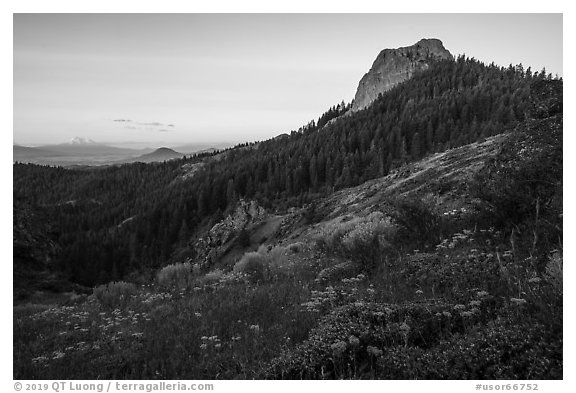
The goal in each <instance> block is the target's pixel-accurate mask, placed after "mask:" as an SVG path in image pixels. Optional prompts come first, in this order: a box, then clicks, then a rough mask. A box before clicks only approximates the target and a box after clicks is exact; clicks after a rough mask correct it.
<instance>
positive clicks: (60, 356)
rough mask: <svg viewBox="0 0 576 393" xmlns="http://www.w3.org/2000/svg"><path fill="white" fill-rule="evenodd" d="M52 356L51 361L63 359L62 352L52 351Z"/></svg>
mask: <svg viewBox="0 0 576 393" xmlns="http://www.w3.org/2000/svg"><path fill="white" fill-rule="evenodd" d="M53 355H54V356H52V359H60V358H63V357H64V355H65V354H64V352H62V351H54V354H53Z"/></svg>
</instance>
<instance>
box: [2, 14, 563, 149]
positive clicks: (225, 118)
mask: <svg viewBox="0 0 576 393" xmlns="http://www.w3.org/2000/svg"><path fill="white" fill-rule="evenodd" d="M562 22H563V21H562V14H14V18H13V26H14V35H13V86H14V90H13V105H14V110H13V142H14V143H15V144H21V145H26V146H38V145H44V144H56V143H64V142H67V141H69V140H71V139H72V138H74V137H83V138H90V139H92V140H94V141H96V142H100V143H107V144H112V145H117V146H127V147H159V146H171V147H175V146H178V145H183V144H196V143H221V142H229V143H237V142H244V141H255V140H263V139H268V138H271V137H273V136H276V135H279V134H282V133H286V132H290V131H291V130H296V129H298V128H299V127H300V126H302V125H304V124H306V123H308V122H309V121H310V120H312V119H317V118H318V117H319V116H320V115H321V114H322V113H323V112H325V111H326V110H327V109H328V108H329V107H330V106H332V105H334V104H337V103H339V102H341V101H342V100H344V101H346V102H349V101H351V100H352V98H353V97H354V93H355V91H356V88H357V86H358V82H359V80H360V78H361V77H362V76H363V75H364V73H366V72H367V71H368V70H369V68H370V66H371V65H372V62H373V61H374V59H375V58H376V56H377V55H378V53H379V52H380V51H381V50H382V49H384V48H397V47H401V46H408V45H412V44H414V43H416V42H417V41H418V40H420V39H421V38H438V39H440V40H442V41H443V43H444V46H445V47H446V48H447V49H448V50H449V51H450V52H452V54H454V55H458V54H462V53H464V54H466V55H467V56H470V57H475V58H477V59H479V60H482V61H484V62H487V63H490V62H492V61H493V62H495V63H496V64H499V65H503V66H507V65H509V64H511V63H512V64H518V63H522V64H523V65H524V66H525V68H527V67H532V69H533V70H540V69H542V68H543V67H545V68H546V70H547V71H548V72H551V73H553V74H558V75H560V76H563V69H562V62H563V59H562V27H563V26H562Z"/></svg>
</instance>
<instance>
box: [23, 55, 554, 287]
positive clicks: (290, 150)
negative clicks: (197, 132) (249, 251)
mask: <svg viewBox="0 0 576 393" xmlns="http://www.w3.org/2000/svg"><path fill="white" fill-rule="evenodd" d="M551 78H552V77H551V75H547V74H546V72H545V71H544V70H543V71H541V72H536V73H533V72H532V71H531V70H530V69H527V70H524V69H523V67H522V66H515V67H514V66H509V67H508V68H502V67H498V66H496V65H494V64H490V65H486V64H483V63H482V62H479V61H477V60H475V59H470V58H466V57H464V56H460V57H458V58H457V59H456V60H454V61H452V60H446V61H437V62H434V63H433V64H432V65H431V67H430V68H429V69H427V70H425V71H421V72H419V73H417V74H416V75H415V76H414V77H413V78H411V79H410V80H408V81H406V82H405V83H402V84H400V85H398V86H396V87H395V88H394V89H392V90H390V91H389V92H387V93H385V94H383V95H381V96H380V97H379V98H378V99H377V100H376V101H375V102H374V104H373V105H371V106H370V107H368V108H366V109H364V110H362V111H359V112H354V113H352V112H350V105H346V104H344V103H342V104H339V105H336V106H334V107H332V108H330V109H329V110H328V111H327V112H326V113H325V114H323V115H322V116H321V117H320V118H319V119H318V120H317V121H312V122H310V123H309V124H307V125H306V126H304V127H302V128H301V129H299V130H298V131H293V132H292V133H291V134H290V135H282V136H279V137H277V138H273V139H270V140H267V141H263V142H259V143H248V144H243V145H239V146H236V147H235V148H232V149H228V150H225V151H220V152H214V153H206V154H202V155H196V156H191V157H187V158H184V159H181V160H173V161H168V162H164V163H159V164H127V165H122V166H111V167H101V168H76V169H74V168H60V167H46V166H38V165H33V164H18V163H16V164H15V165H14V183H13V193H14V204H15V205H14V209H15V211H16V210H18V209H19V208H20V206H21V205H22V206H24V205H25V206H27V208H28V206H31V209H32V210H35V211H38V212H41V213H42V214H45V215H46V216H47V217H49V221H50V223H51V228H52V231H53V232H54V233H53V235H52V236H53V237H54V240H55V242H56V243H57V244H58V245H59V247H60V251H59V253H58V255H57V257H56V262H57V265H58V267H59V270H61V271H62V272H64V273H65V274H66V275H67V277H68V278H69V279H70V280H71V281H74V282H78V283H80V284H83V285H87V286H93V285H95V284H99V283H104V282H108V281H110V280H117V279H119V278H121V277H124V276H125V275H126V274H128V273H131V272H134V271H138V270H142V269H147V268H156V267H158V266H162V265H165V264H166V263H167V262H168V261H170V260H171V259H172V260H173V259H174V256H175V255H177V252H178V251H179V250H181V249H183V248H185V247H186V246H187V242H188V241H189V239H190V238H191V236H192V235H193V234H194V233H196V232H197V231H198V230H199V229H201V228H203V227H206V226H207V225H210V224H211V223H214V222H215V221H216V220H218V219H219V218H221V217H222V216H223V214H225V213H226V212H227V211H228V210H229V209H231V208H232V207H233V206H234V205H235V203H236V202H237V200H238V199H240V198H246V199H256V200H258V201H259V202H260V203H261V204H262V205H264V206H266V207H268V208H271V209H277V210H284V209H286V208H288V207H290V206H302V205H304V204H307V203H310V202H312V201H313V200H314V199H315V197H317V196H321V195H326V194H328V193H330V192H333V191H334V190H337V189H341V188H346V187H350V186H354V185H358V184H360V183H362V182H364V181H366V180H369V179H373V178H377V177H381V176H385V175H387V174H388V173H389V172H390V171H393V170H394V169H395V168H398V167H400V166H402V165H403V164H405V163H407V162H410V161H414V160H418V159H421V158H422V157H424V156H426V155H428V154H431V153H435V152H441V151H444V150H446V149H450V148H454V147H458V146H462V145H465V144H468V143H470V142H474V141H478V140H482V139H483V138H486V137H489V136H492V135H494V134H496V133H499V132H505V131H506V130H510V129H513V128H514V126H515V124H517V123H518V122H519V121H522V120H524V119H525V117H526V114H527V111H528V110H529V109H530V108H529V105H530V100H529V98H530V91H531V90H530V88H531V85H532V84H533V83H534V82H535V81H538V80H542V79H551ZM334 119H337V120H334ZM191 167H195V168H196V169H197V171H196V172H195V173H194V175H193V176H185V175H186V172H187V171H188V170H189V169H190V168H191Z"/></svg>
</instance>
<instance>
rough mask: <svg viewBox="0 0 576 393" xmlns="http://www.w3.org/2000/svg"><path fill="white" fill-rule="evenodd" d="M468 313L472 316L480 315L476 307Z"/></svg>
mask: <svg viewBox="0 0 576 393" xmlns="http://www.w3.org/2000/svg"><path fill="white" fill-rule="evenodd" d="M470 312H471V313H472V314H478V313H480V310H479V309H477V308H476V307H473V308H471V309H470Z"/></svg>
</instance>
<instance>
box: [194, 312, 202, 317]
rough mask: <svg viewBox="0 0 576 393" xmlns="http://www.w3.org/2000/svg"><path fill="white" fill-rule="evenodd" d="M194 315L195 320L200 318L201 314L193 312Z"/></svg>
mask: <svg viewBox="0 0 576 393" xmlns="http://www.w3.org/2000/svg"><path fill="white" fill-rule="evenodd" d="M194 315H196V317H197V318H200V317H201V316H202V314H200V313H199V312H195V313H194Z"/></svg>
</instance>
